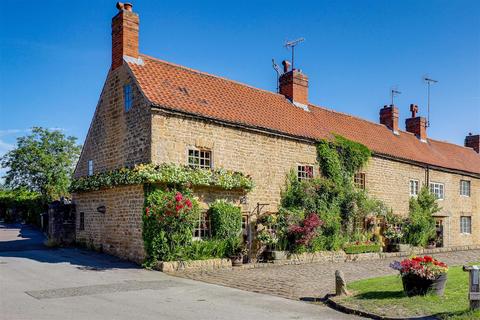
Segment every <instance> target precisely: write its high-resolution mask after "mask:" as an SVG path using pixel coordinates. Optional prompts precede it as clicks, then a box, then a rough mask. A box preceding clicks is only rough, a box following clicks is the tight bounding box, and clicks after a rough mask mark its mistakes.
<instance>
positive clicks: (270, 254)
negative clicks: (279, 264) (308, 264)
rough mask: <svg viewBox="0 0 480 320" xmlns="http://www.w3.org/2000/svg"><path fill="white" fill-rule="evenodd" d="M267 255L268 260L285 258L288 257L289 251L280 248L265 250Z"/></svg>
mask: <svg viewBox="0 0 480 320" xmlns="http://www.w3.org/2000/svg"><path fill="white" fill-rule="evenodd" d="M265 257H266V258H267V260H285V259H287V252H286V251H278V250H268V251H265Z"/></svg>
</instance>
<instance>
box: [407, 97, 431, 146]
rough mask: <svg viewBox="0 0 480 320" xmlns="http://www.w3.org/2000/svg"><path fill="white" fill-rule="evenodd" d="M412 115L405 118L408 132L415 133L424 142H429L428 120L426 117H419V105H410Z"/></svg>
mask: <svg viewBox="0 0 480 320" xmlns="http://www.w3.org/2000/svg"><path fill="white" fill-rule="evenodd" d="M410 112H411V113H412V117H411V118H408V119H406V120H405V126H406V129H407V131H408V132H411V133H413V134H414V135H415V136H417V138H418V139H420V141H422V142H427V120H426V119H425V118H424V117H417V112H418V106H417V105H415V104H411V105H410Z"/></svg>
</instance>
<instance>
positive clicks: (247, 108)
mask: <svg viewBox="0 0 480 320" xmlns="http://www.w3.org/2000/svg"><path fill="white" fill-rule="evenodd" d="M141 59H142V60H143V64H137V63H134V62H131V61H128V65H129V67H130V69H131V70H132V73H133V75H134V77H135V78H136V80H137V82H138V84H139V86H140V88H141V90H142V91H143V93H144V94H145V96H146V97H147V99H148V100H150V102H151V103H152V104H154V105H157V106H160V107H163V108H167V109H171V110H176V111H182V112H187V113H192V114H196V115H200V116H203V117H207V118H212V119H216V120H220V121H226V122H232V123H236V124H241V125H245V126H249V127H256V128H260V129H267V130H273V131H276V132H278V133H283V134H287V135H292V136H296V137H299V138H307V139H324V138H328V137H330V136H331V134H332V133H335V134H340V135H342V136H344V137H346V138H348V139H351V140H354V141H357V142H360V143H362V144H364V145H366V146H367V147H368V148H370V149H371V150H373V152H374V153H377V154H382V155H387V156H391V157H395V158H399V159H404V160H412V161H415V162H420V163H425V164H430V165H434V166H439V167H443V168H448V169H455V170H460V171H466V172H471V173H476V174H480V155H479V154H477V153H476V152H475V151H473V149H470V148H465V147H462V146H458V145H455V144H451V143H447V142H441V141H436V140H433V139H428V141H427V143H425V142H421V141H420V140H419V139H417V138H416V137H415V136H414V135H413V134H411V133H408V132H404V131H400V134H399V135H395V134H393V132H392V131H390V130H389V129H387V128H386V127H385V126H384V125H381V124H377V123H373V122H370V121H366V120H363V119H360V118H357V117H354V116H350V115H346V114H343V113H339V112H335V111H332V110H328V109H325V108H321V107H317V106H314V105H310V106H309V109H310V112H308V111H304V110H303V109H301V108H299V107H297V106H295V105H293V104H292V103H291V102H290V101H289V100H288V99H286V98H285V97H284V96H283V95H280V94H277V93H273V92H270V91H265V90H261V89H257V88H254V87H251V86H248V85H245V84H241V83H238V82H235V81H231V80H228V79H224V78H221V77H217V76H213V75H210V74H207V73H203V72H199V71H196V70H192V69H189V68H186V67H183V66H179V65H175V64H172V63H168V62H165V61H161V60H157V59H154V58H152V57H149V56H146V55H141Z"/></svg>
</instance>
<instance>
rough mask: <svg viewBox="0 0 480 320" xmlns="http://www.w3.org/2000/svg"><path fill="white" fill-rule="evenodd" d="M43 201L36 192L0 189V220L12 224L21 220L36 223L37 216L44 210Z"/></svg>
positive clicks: (20, 189) (23, 189)
mask: <svg viewBox="0 0 480 320" xmlns="http://www.w3.org/2000/svg"><path fill="white" fill-rule="evenodd" d="M45 205H46V203H45V201H44V199H43V198H42V197H41V195H40V194H39V193H37V192H33V191H30V190H27V189H25V188H18V189H15V190H11V189H0V218H2V219H4V220H5V222H7V223H8V222H14V220H15V218H16V217H18V218H21V219H22V220H24V221H26V222H27V223H31V224H36V223H38V217H39V214H40V213H41V212H42V210H43V209H44V208H45Z"/></svg>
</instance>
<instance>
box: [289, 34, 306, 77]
mask: <svg viewBox="0 0 480 320" xmlns="http://www.w3.org/2000/svg"><path fill="white" fill-rule="evenodd" d="M304 41H305V38H298V39H296V40H292V41H288V40H287V41H286V42H285V48H287V49H292V70H295V61H294V60H295V47H296V46H297V45H299V44H300V43H302V42H304Z"/></svg>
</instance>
